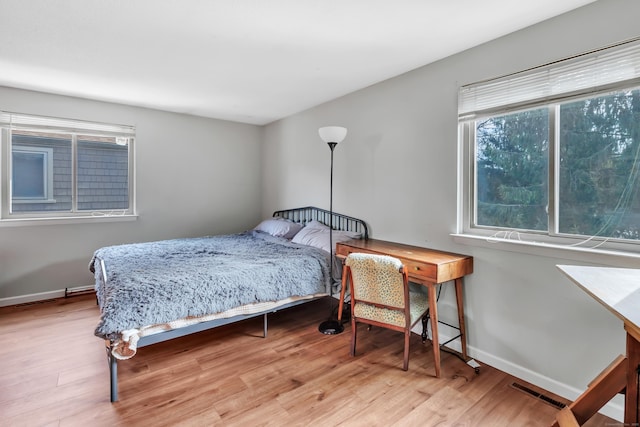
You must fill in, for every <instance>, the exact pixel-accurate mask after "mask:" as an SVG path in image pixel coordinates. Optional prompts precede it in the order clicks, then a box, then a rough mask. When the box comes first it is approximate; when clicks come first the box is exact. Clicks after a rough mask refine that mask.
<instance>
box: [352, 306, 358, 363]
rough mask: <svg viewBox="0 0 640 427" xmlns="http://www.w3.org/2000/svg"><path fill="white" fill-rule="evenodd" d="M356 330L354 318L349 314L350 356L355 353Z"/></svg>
mask: <svg viewBox="0 0 640 427" xmlns="http://www.w3.org/2000/svg"><path fill="white" fill-rule="evenodd" d="M357 330H358V327H357V324H356V320H355V319H354V317H353V315H352V316H351V352H350V354H351V356H355V355H356V332H357Z"/></svg>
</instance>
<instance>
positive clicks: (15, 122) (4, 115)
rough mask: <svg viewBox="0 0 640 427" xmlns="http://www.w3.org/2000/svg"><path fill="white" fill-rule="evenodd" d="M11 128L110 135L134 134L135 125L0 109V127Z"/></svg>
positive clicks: (130, 135)
mask: <svg viewBox="0 0 640 427" xmlns="http://www.w3.org/2000/svg"><path fill="white" fill-rule="evenodd" d="M3 126H6V127H11V128H13V129H47V130H57V131H62V132H74V133H96V132H97V133H99V134H100V135H110V136H123V137H133V136H135V127H134V126H128V125H117V124H108V123H95V122H85V121H82V120H73V119H59V118H54V117H45V116H33V115H27V114H19V113H9V112H5V111H0V127H3Z"/></svg>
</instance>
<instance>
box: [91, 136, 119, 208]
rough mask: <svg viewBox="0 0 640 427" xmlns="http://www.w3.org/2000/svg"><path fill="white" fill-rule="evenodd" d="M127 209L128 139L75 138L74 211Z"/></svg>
mask: <svg viewBox="0 0 640 427" xmlns="http://www.w3.org/2000/svg"><path fill="white" fill-rule="evenodd" d="M128 208H129V145H128V139H126V138H118V139H116V138H111V137H96V136H84V135H83V136H79V137H78V210H120V209H128Z"/></svg>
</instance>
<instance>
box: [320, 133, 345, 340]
mask: <svg viewBox="0 0 640 427" xmlns="http://www.w3.org/2000/svg"><path fill="white" fill-rule="evenodd" d="M318 134H319V135H320V138H322V140H323V141H324V142H326V143H327V145H329V149H330V150H331V179H330V184H329V254H330V257H329V263H330V266H329V271H330V272H331V279H330V280H331V287H330V288H329V296H330V299H329V304H330V305H333V284H334V280H333V251H334V248H333V150H334V149H335V148H336V145H338V143H340V142H342V140H343V139H344V137H345V136H347V129H346V128H343V127H340V126H326V127H322V128H320V129H318ZM318 330H319V331H320V332H322V333H323V334H326V335H335V334H339V333H341V332H342V331H344V326H342V323H340V322H338V319H337V316H336V318H334V317H333V308H331V311H330V315H329V319H328V320H326V321H324V322H322V323H321V324H320V326H318Z"/></svg>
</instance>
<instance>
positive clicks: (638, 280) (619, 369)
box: [553, 265, 640, 426]
mask: <svg viewBox="0 0 640 427" xmlns="http://www.w3.org/2000/svg"><path fill="white" fill-rule="evenodd" d="M557 267H558V268H559V269H560V271H562V272H563V273H564V274H566V275H567V277H569V279H571V281H572V282H574V283H575V284H576V285H578V286H579V287H580V288H581V289H582V290H584V291H585V292H586V293H588V294H589V295H591V296H592V297H593V298H594V299H595V300H596V301H598V302H599V303H600V304H602V305H603V306H605V307H606V308H607V309H608V310H609V311H610V312H612V313H613V314H614V315H616V316H617V317H618V318H619V319H620V320H622V322H623V324H624V329H625V330H626V331H627V349H626V353H627V355H626V356H619V357H618V358H617V359H616V360H615V361H613V362H612V363H611V365H609V366H608V367H607V368H606V369H605V370H604V371H602V373H601V374H600V375H599V376H598V377H597V378H596V379H595V380H593V381H592V382H591V384H589V387H588V388H587V390H586V391H585V392H584V393H583V394H582V395H581V396H580V397H578V399H576V401H575V402H573V403H572V404H571V405H569V411H570V412H571V414H572V415H573V417H574V418H575V420H576V421H577V423H578V424H580V425H582V424H583V423H585V422H586V421H587V420H588V419H589V418H591V416H593V415H594V414H595V413H596V412H598V410H599V409H600V408H601V407H602V406H604V405H605V404H606V403H607V402H608V401H609V400H611V398H613V397H614V396H615V395H616V394H618V393H621V392H622V391H624V392H625V405H624V423H625V425H628V426H632V425H635V426H637V425H638V422H639V421H640V413H639V411H638V379H639V369H640V326H638V325H640V270H638V269H632V268H604V267H584V266H576V265H558V266H557ZM553 425H554V426H558V425H562V423H561V422H558V421H556V423H554V424H553Z"/></svg>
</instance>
